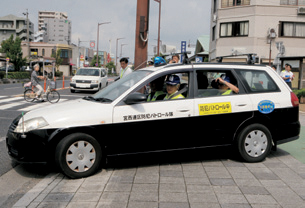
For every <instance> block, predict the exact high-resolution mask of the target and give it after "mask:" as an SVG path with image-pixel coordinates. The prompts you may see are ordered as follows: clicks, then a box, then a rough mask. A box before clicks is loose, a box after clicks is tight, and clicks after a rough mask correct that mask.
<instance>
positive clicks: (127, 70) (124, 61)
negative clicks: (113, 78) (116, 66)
mask: <svg viewBox="0 0 305 208" xmlns="http://www.w3.org/2000/svg"><path fill="white" fill-rule="evenodd" d="M120 64H121V71H120V79H122V78H123V77H125V76H127V75H128V74H130V73H132V70H131V69H130V68H129V67H128V59H127V58H121V59H120Z"/></svg>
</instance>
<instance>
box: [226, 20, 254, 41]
mask: <svg viewBox="0 0 305 208" xmlns="http://www.w3.org/2000/svg"><path fill="white" fill-rule="evenodd" d="M248 33H249V22H229V23H221V24H220V37H239V36H248Z"/></svg>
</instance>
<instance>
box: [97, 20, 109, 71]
mask: <svg viewBox="0 0 305 208" xmlns="http://www.w3.org/2000/svg"><path fill="white" fill-rule="evenodd" d="M109 23H111V22H102V23H97V45H96V66H98V39H99V31H100V25H103V24H109Z"/></svg>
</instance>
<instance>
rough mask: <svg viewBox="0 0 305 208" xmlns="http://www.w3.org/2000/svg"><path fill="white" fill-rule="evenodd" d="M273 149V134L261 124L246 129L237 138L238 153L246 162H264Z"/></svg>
mask: <svg viewBox="0 0 305 208" xmlns="http://www.w3.org/2000/svg"><path fill="white" fill-rule="evenodd" d="M271 147H272V138H271V133H270V131H269V130H268V129H267V128H266V127H265V126H263V125H261V124H252V125H250V126H248V127H246V128H244V129H243V130H242V131H241V132H240V133H239V135H238V137H237V148H238V152H239V154H240V156H241V157H242V159H244V160H245V161H246V162H260V161H262V160H264V159H265V158H266V156H267V155H268V154H269V152H270V150H271Z"/></svg>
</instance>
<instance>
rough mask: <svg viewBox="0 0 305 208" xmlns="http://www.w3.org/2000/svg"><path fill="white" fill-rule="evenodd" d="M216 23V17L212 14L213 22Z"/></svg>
mask: <svg viewBox="0 0 305 208" xmlns="http://www.w3.org/2000/svg"><path fill="white" fill-rule="evenodd" d="M216 21H217V15H216V14H214V15H213V22H216Z"/></svg>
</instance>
